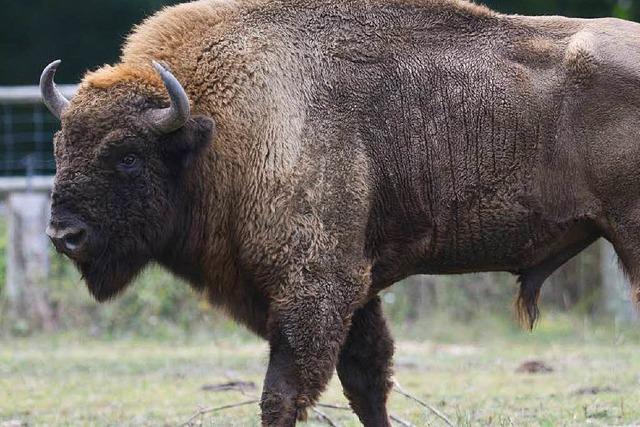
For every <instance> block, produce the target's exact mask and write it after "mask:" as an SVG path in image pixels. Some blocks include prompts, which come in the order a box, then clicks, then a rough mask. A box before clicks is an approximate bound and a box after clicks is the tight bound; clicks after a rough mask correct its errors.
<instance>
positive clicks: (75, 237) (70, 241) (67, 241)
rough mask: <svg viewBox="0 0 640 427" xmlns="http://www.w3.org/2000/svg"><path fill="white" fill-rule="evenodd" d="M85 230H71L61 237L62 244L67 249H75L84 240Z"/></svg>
mask: <svg viewBox="0 0 640 427" xmlns="http://www.w3.org/2000/svg"><path fill="white" fill-rule="evenodd" d="M86 236H87V232H86V231H84V230H77V231H72V232H70V233H68V234H65V235H64V237H63V241H64V245H65V246H66V248H67V249H68V250H69V251H75V250H76V249H78V248H79V247H80V246H81V245H82V243H83V242H84V240H85V238H86Z"/></svg>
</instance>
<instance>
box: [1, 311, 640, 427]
mask: <svg viewBox="0 0 640 427" xmlns="http://www.w3.org/2000/svg"><path fill="white" fill-rule="evenodd" d="M558 324H559V325H560V326H556V325H558ZM567 324H568V322H566V321H562V320H561V321H559V323H554V321H553V319H548V321H547V322H545V323H543V324H542V325H541V327H540V328H539V329H538V331H537V332H536V333H534V334H529V333H527V332H518V333H514V334H513V335H512V336H509V337H505V336H503V335H501V336H500V337H496V338H495V339H480V340H478V339H475V340H471V339H470V340H468V341H467V343H464V342H465V341H464V340H459V341H458V342H456V340H453V339H442V340H438V341H425V340H417V339H410V338H406V337H411V336H412V335H415V332H416V331H415V330H414V333H413V334H401V335H404V336H405V338H404V339H400V340H399V342H398V345H397V354H396V378H397V380H398V382H399V383H400V384H401V385H402V387H403V388H404V389H405V390H406V391H408V392H410V393H411V394H413V395H415V396H417V397H419V398H420V399H422V400H424V401H425V402H427V403H429V404H430V405H432V406H434V407H435V408H437V409H438V410H439V411H441V412H442V413H443V414H445V415H446V416H447V417H448V418H449V419H450V420H451V422H452V423H453V424H454V425H462V426H467V425H468V426H476V425H495V426H503V425H504V426H529V425H531V426H562V425H576V426H577V425H580V426H581V425H638V424H640V341H638V340H637V339H636V338H629V336H625V335H624V334H620V333H612V334H610V335H609V334H606V333H605V334H601V335H599V336H596V335H594V334H588V335H585V334H576V332H575V328H574V327H572V326H570V325H569V326H567ZM563 325H564V326H563ZM574 326H575V325H574ZM572 328H573V329H572ZM634 336H636V335H634ZM266 358H267V346H266V345H265V344H264V343H262V342H260V341H257V340H254V339H252V338H250V337H248V336H247V335H246V334H244V333H238V334H227V335H226V336H224V337H212V338H207V339H205V338H202V337H200V338H194V339H189V340H185V339H175V340H171V339H162V340H160V339H158V340H152V339H140V338H123V339H117V340H113V339H111V340H105V339H95V338H87V337H79V336H77V335H76V336H63V335H59V336H54V337H39V338H21V339H11V340H8V339H6V338H5V339H3V340H0V426H20V425H30V426H31V425H52V426H56V425H60V426H62V425H64V426H67V425H71V426H91V425H95V426H103V425H125V426H127V425H131V426H141V425H153V426H156V425H179V424H181V423H184V422H185V421H187V420H188V419H189V418H190V416H191V415H192V414H193V413H194V412H195V411H197V410H198V408H199V407H214V406H221V405H226V404H234V403H238V402H243V401H246V400H251V399H252V397H253V396H257V395H259V393H260V385H261V379H262V376H263V374H264V371H265V363H266ZM528 360H537V361H540V362H543V363H544V364H545V365H547V366H548V367H550V368H551V369H552V370H553V371H552V372H547V373H537V374H532V373H520V372H516V370H517V368H518V367H519V366H520V365H521V364H522V363H523V362H525V361H528ZM229 381H245V382H253V383H255V384H256V388H255V389H251V388H249V389H248V390H245V391H244V394H243V393H241V392H239V391H234V390H231V391H207V390H203V386H207V385H208V386H209V388H211V387H213V388H215V387H214V386H216V385H219V384H222V383H227V382H229ZM205 388H207V387H205ZM322 402H323V403H329V404H337V405H345V404H346V401H345V399H344V398H343V397H342V393H341V390H340V387H339V383H338V381H337V380H336V379H335V378H334V380H333V381H332V383H331V385H330V388H329V390H328V391H327V392H326V393H325V394H324V396H323V398H322ZM389 407H390V411H391V412H392V414H393V415H395V416H397V417H400V418H402V419H403V420H406V421H408V422H410V423H412V424H413V425H416V426H423V425H433V426H439V425H445V424H444V422H443V421H441V420H440V419H439V418H437V417H436V416H434V415H433V414H431V413H430V412H428V411H427V410H426V409H425V408H423V407H421V406H420V405H418V404H417V403H415V402H413V401H411V400H409V399H407V398H405V397H403V396H401V395H399V394H397V393H393V395H392V396H391V399H390V402H389ZM321 410H322V411H323V412H324V413H325V414H327V415H329V416H330V417H331V419H332V420H333V421H334V422H335V423H336V424H337V425H340V426H356V425H359V423H358V422H357V419H356V418H355V417H354V416H353V415H352V414H351V413H350V412H347V411H343V410H337V409H328V408H321ZM258 420H259V417H258V406H257V405H255V404H252V405H245V406H240V407H236V408H230V409H226V410H221V411H217V412H214V413H208V414H205V415H202V416H200V417H196V418H195V419H194V420H193V423H192V424H193V425H211V426H257V425H259V422H258ZM309 425H312V426H320V425H327V424H326V422H323V421H322V420H320V419H318V418H317V417H315V416H313V415H312V416H311V417H310V421H309Z"/></svg>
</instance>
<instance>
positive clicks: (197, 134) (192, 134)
mask: <svg viewBox="0 0 640 427" xmlns="http://www.w3.org/2000/svg"><path fill="white" fill-rule="evenodd" d="M215 135H216V125H215V122H214V121H213V119H211V118H210V117H206V116H193V117H191V118H190V119H189V120H188V121H187V123H186V124H185V125H184V126H183V127H182V128H181V129H179V130H178V131H176V132H174V133H172V134H170V135H167V136H166V138H167V139H170V141H163V142H162V143H163V144H166V145H165V146H166V147H167V148H168V150H169V151H170V152H171V153H172V155H174V156H178V157H179V159H177V160H179V162H180V163H181V164H182V165H183V166H188V165H189V164H191V162H193V161H194V160H195V159H197V158H198V156H200V155H201V154H202V153H203V152H204V151H205V150H206V149H207V147H208V146H209V144H211V142H212V141H213V139H214V138H215Z"/></svg>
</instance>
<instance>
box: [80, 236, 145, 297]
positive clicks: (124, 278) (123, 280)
mask: <svg viewBox="0 0 640 427" xmlns="http://www.w3.org/2000/svg"><path fill="white" fill-rule="evenodd" d="M103 254H104V255H103V256H100V257H98V258H96V259H95V260H93V261H77V262H74V263H75V265H76V267H77V268H78V270H80V273H81V274H82V278H83V279H84V281H85V282H86V284H87V288H88V289H89V292H90V293H91V295H93V297H94V298H95V299H96V301H98V302H104V301H107V300H109V299H111V298H114V297H116V296H117V295H118V294H120V293H121V292H122V291H123V290H124V289H126V287H127V285H129V283H131V282H132V281H133V279H134V278H135V277H136V275H137V274H138V273H140V271H141V270H142V269H143V268H144V267H145V265H146V264H147V263H148V262H149V258H148V257H144V256H141V254H140V253H135V252H128V253H126V254H121V255H120V256H115V254H112V253H109V249H107V247H106V246H105V249H104V250H103Z"/></svg>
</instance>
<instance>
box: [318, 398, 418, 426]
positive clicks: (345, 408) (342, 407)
mask: <svg viewBox="0 0 640 427" xmlns="http://www.w3.org/2000/svg"><path fill="white" fill-rule="evenodd" d="M316 406H320V407H322V408H329V409H339V410H341V411H352V409H351V407H349V406H345V405H331V404H329V403H318V404H317V405H316ZM389 418H391V420H392V421H395V422H396V423H398V424H400V425H401V426H403V427H415V426H414V425H413V424H411V423H410V422H409V421H405V420H403V419H402V418H400V417H397V416H395V415H393V414H389Z"/></svg>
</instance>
